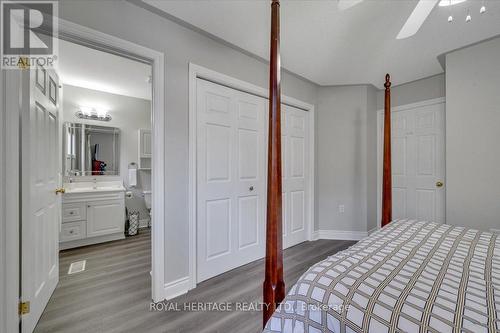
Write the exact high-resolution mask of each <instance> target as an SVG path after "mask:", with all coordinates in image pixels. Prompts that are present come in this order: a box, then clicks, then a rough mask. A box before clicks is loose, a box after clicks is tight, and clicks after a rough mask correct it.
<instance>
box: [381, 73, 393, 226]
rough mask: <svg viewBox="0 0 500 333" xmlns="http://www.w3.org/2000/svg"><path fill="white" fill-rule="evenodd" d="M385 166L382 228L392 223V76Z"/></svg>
mask: <svg viewBox="0 0 500 333" xmlns="http://www.w3.org/2000/svg"><path fill="white" fill-rule="evenodd" d="M384 87H385V106H384V166H383V170H384V171H383V176H382V227H383V226H385V225H387V224H388V223H389V222H391V221H392V170H391V76H390V75H389V74H386V75H385V83H384Z"/></svg>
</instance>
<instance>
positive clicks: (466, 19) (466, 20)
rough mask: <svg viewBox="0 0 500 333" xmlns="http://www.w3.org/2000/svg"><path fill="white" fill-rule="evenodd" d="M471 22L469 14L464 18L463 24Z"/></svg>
mask: <svg viewBox="0 0 500 333" xmlns="http://www.w3.org/2000/svg"><path fill="white" fill-rule="evenodd" d="M471 20H472V16H470V14H467V16H466V17H465V22H467V23H469V22H470V21H471Z"/></svg>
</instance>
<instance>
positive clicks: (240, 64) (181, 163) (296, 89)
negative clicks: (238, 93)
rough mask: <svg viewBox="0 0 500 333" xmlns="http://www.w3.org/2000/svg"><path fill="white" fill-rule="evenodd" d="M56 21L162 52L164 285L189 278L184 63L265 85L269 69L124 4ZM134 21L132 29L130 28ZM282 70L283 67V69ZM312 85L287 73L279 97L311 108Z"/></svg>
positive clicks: (72, 4)
mask: <svg viewBox="0 0 500 333" xmlns="http://www.w3.org/2000/svg"><path fill="white" fill-rule="evenodd" d="M59 13H60V16H61V17H62V18H63V19H65V20H68V21H72V22H74V23H77V24H81V25H84V26H88V27H90V28H93V29H96V30H99V31H102V32H104V33H107V34H110V35H114V36H117V37H120V38H122V39H126V40H129V41H131V42H134V43H137V44H140V45H144V46H146V47H149V48H151V49H155V50H157V51H160V52H164V53H165V57H166V66H165V79H166V84H165V87H166V91H165V93H166V110H165V113H166V120H165V126H166V127H165V129H166V130H165V133H166V142H165V145H166V146H165V165H166V173H165V188H166V193H165V210H166V220H165V282H169V281H173V280H176V279H179V278H182V277H185V276H187V274H188V264H189V262H188V253H189V247H188V239H189V237H188V64H189V62H193V63H196V64H197V65H201V66H205V67H208V68H210V69H213V70H216V71H218V72H221V73H224V74H227V75H230V76H233V77H236V78H238V79H240V80H244V81H247V82H251V83H253V84H256V85H258V86H261V87H264V88H267V86H268V76H269V73H268V66H267V64H265V63H263V62H261V61H259V60H257V59H255V58H252V57H250V56H248V55H245V54H243V53H241V52H239V51H237V50H235V49H232V48H230V47H228V46H225V45H223V44H221V43H219V42H217V41H214V40H212V39H210V38H208V37H206V36H204V35H202V34H200V33H197V32H194V31H192V30H190V29H187V28H185V27H183V26H180V25H179V24H177V23H174V22H172V21H170V20H168V19H165V18H162V17H160V16H158V15H157V14H154V13H152V12H149V11H147V10H145V9H142V8H139V7H137V6H136V5H134V4H132V3H130V2H124V1H109V0H108V1H61V2H60V4H59ZM131 22H133V24H131ZM284 65H285V66H286V64H284ZM316 87H317V86H316V85H314V84H311V83H309V82H307V81H305V80H301V79H299V78H297V77H296V76H293V75H290V74H288V73H283V75H282V89H283V90H282V92H283V94H286V95H288V96H291V97H294V98H296V99H299V100H302V101H304V102H308V103H312V104H314V103H315V100H316Z"/></svg>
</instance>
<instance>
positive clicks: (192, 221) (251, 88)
mask: <svg viewBox="0 0 500 333" xmlns="http://www.w3.org/2000/svg"><path fill="white" fill-rule="evenodd" d="M198 78H201V79H205V80H208V81H211V82H214V83H217V84H221V85H223V86H226V87H230V88H233V89H236V90H240V91H243V92H246V93H249V94H253V95H256V96H260V97H263V98H266V99H267V98H269V93H268V90H267V89H264V88H262V87H259V86H256V85H254V84H251V83H248V82H245V81H241V80H239V79H236V78H233V77H230V76H227V75H224V74H221V73H218V72H216V71H213V70H211V69H208V68H205V67H202V66H199V65H196V64H193V63H189V189H188V190H189V199H188V209H189V289H193V288H195V287H196V283H197V281H196V276H197V274H196V165H197V161H196V155H197V154H196V136H197V126H196V125H197V118H196V96H197V93H196V79H198ZM282 102H283V104H287V105H290V106H294V107H296V108H299V109H302V110H305V111H308V112H310V116H309V150H310V161H309V163H310V166H309V184H308V190H309V195H310V200H309V207H308V208H309V216H308V232H307V239H308V240H312V239H313V228H314V138H315V136H314V119H315V117H314V105H312V104H309V103H305V102H302V101H299V100H297V99H295V98H292V97H287V96H283V95H282ZM185 292H187V290H185ZM175 296H177V295H175ZM167 299H168V298H167Z"/></svg>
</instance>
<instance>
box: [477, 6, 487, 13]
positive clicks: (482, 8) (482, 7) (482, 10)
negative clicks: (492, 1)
mask: <svg viewBox="0 0 500 333" xmlns="http://www.w3.org/2000/svg"><path fill="white" fill-rule="evenodd" d="M485 12H486V7H485V6H481V9H479V13H480V14H484V13H485Z"/></svg>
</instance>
